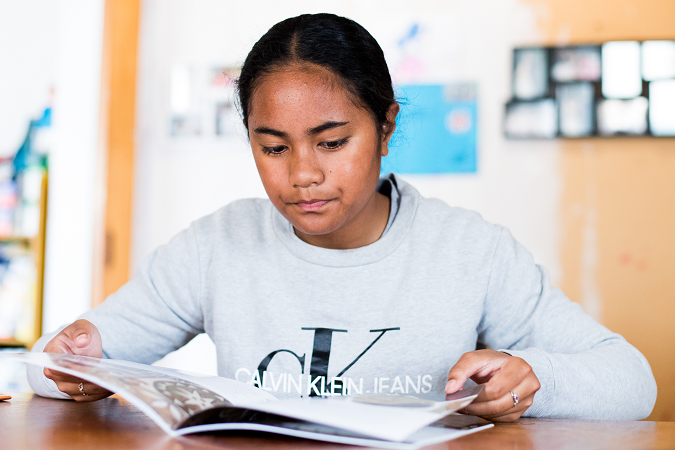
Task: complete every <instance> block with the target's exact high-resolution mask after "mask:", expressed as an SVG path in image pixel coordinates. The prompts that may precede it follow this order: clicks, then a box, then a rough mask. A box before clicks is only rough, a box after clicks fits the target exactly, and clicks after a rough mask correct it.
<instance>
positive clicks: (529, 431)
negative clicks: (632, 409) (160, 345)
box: [0, 394, 675, 450]
mask: <svg viewBox="0 0 675 450" xmlns="http://www.w3.org/2000/svg"><path fill="white" fill-rule="evenodd" d="M12 396H13V398H12V400H10V401H6V402H0V449H2V450H5V449H7V450H9V449H12V450H14V449H16V450H23V449H30V450H34V449H50V450H51V449H64V450H65V449H67V450H79V449H96V450H108V449H120V450H122V449H124V450H131V449H148V450H190V449H207V450H210V449H255V450H265V449H271V448H274V449H342V450H345V449H347V448H350V447H347V446H343V445H336V444H326V443H321V442H314V441H307V440H302V439H294V438H285V437H277V436H274V435H265V434H260V433H258V434H254V433H248V434H246V433H220V434H218V433H210V434H200V435H193V436H187V437H180V438H173V439H172V438H170V437H169V436H168V435H166V434H165V433H164V432H163V431H162V430H161V429H160V428H159V427H157V426H156V425H155V424H154V423H153V422H152V421H151V420H150V419H148V418H147V417H146V416H145V415H144V414H143V413H142V412H140V411H139V410H138V409H137V408H136V407H134V406H133V405H131V404H130V403H128V402H126V401H125V400H122V399H119V398H116V397H111V398H107V399H105V400H101V401H98V402H94V403H75V402H69V401H64V400H50V399H45V398H41V397H38V396H33V395H31V394H12ZM354 448H359V447H354ZM429 448H433V449H448V450H454V449H481V450H490V449H504V448H506V449H547V450H548V449H553V450H555V449H575V450H576V449H613V450H614V449H618V450H623V449H636V450H637V449H639V450H649V449H664V450H665V449H675V422H614V421H574V420H545V419H521V420H519V421H518V422H516V423H512V424H498V425H496V426H495V427H494V428H492V429H489V430H485V431H481V432H478V433H476V434H473V435H469V436H465V437H463V438H459V439H457V440H454V441H449V442H446V443H444V444H439V445H436V446H432V447H429Z"/></svg>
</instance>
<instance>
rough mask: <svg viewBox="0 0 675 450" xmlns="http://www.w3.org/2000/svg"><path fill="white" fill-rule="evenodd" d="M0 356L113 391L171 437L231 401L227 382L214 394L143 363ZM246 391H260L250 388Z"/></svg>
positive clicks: (59, 356) (40, 355) (57, 355)
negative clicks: (196, 416)
mask: <svg viewBox="0 0 675 450" xmlns="http://www.w3.org/2000/svg"><path fill="white" fill-rule="evenodd" d="M0 357H7V358H12V359H18V360H20V361H23V362H25V363H29V364H35V365H39V366H42V367H47V368H49V369H53V370H57V371H60V372H63V373H67V374H70V375H73V376H76V377H78V378H82V379H85V380H88V381H90V382H92V383H94V384H97V385H99V386H101V387H103V388H105V389H108V390H109V391H112V392H115V393H117V394H119V395H120V396H122V397H124V398H125V399H127V400H128V401H129V402H131V403H133V404H134V405H135V406H136V407H138V408H139V409H140V410H141V411H143V412H144V413H145V414H146V415H147V416H148V417H150V418H151V419H152V420H153V421H154V422H155V423H157V425H159V426H160V427H161V428H162V429H163V430H164V431H166V432H167V433H169V434H171V435H175V434H176V432H175V430H176V429H178V428H179V427H180V425H181V424H182V423H183V422H184V421H185V420H186V419H188V418H189V417H190V416H192V415H194V414H196V413H198V412H200V411H204V410H206V409H210V408H216V407H227V406H232V402H231V401H230V400H229V399H228V398H226V397H227V396H228V393H227V392H223V391H225V390H226V389H223V388H224V387H225V385H226V384H228V383H224V384H220V385H219V386H218V387H219V391H220V392H222V393H219V392H214V391H213V390H211V389H207V388H205V387H204V386H202V385H200V384H197V383H195V382H194V381H192V380H190V379H187V378H184V376H183V377H179V376H178V375H179V372H178V371H173V372H174V374H172V375H166V374H165V373H162V372H165V371H166V369H162V371H155V370H153V369H154V367H152V366H146V365H143V364H136V363H131V362H127V361H116V360H109V359H98V358H89V357H86V356H77V355H67V354H63V353H38V352H35V353H6V354H5V353H1V354H0ZM169 370H170V369H169ZM193 378H195V377H193ZM234 383H236V382H234ZM238 388H239V390H238V391H235V392H234V395H233V397H236V398H237V399H241V397H243V395H242V391H243V390H244V389H246V385H244V388H242V387H240V386H238ZM250 388H251V389H255V390H256V391H261V390H259V389H256V388H254V387H252V386H250ZM221 389H222V391H221ZM261 392H264V391H261ZM255 394H256V395H257V396H256V397H255V398H254V399H253V400H251V402H252V403H255V402H256V401H257V402H260V399H261V397H260V395H259V392H255ZM264 394H267V393H266V392H265V393H264ZM267 396H269V394H267ZM269 397H271V396H269Z"/></svg>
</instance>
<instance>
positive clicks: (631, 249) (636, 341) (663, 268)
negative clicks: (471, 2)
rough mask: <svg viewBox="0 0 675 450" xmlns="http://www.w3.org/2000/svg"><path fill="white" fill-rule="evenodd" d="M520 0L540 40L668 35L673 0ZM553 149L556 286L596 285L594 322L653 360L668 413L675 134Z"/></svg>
mask: <svg viewBox="0 0 675 450" xmlns="http://www.w3.org/2000/svg"><path fill="white" fill-rule="evenodd" d="M528 3H530V4H533V5H534V6H536V8H535V10H536V11H537V14H538V20H539V26H540V28H541V30H542V32H543V33H544V36H545V43H546V44H554V45H555V44H560V43H563V44H564V43H572V44H574V43H590V42H602V41H607V40H613V39H620V40H626V39H636V40H647V39H675V1H673V0H641V1H635V0H594V1H588V0H528ZM561 151H562V159H561V162H562V164H561V170H562V179H563V195H562V202H561V210H560V214H561V219H562V223H563V232H562V234H563V235H562V241H561V259H562V268H563V280H562V289H563V290H564V291H565V293H566V294H567V295H568V296H569V297H570V298H571V299H572V300H575V301H578V302H579V303H582V304H584V303H585V302H584V299H585V298H587V297H588V296H589V290H590V295H591V296H592V294H593V290H594V289H596V290H597V297H598V298H599V302H598V303H599V304H598V305H597V306H599V309H598V313H599V319H600V320H601V322H602V323H603V324H604V325H606V326H607V327H609V328H610V329H611V330H613V331H616V332H618V333H621V334H622V335H623V336H624V337H625V338H626V339H627V340H628V341H629V342H630V343H632V344H633V345H635V346H636V347H637V348H638V349H639V350H640V351H642V353H643V354H644V355H645V356H646V357H647V359H648V360H649V362H650V364H651V366H652V369H653V371H654V375H655V376H656V381H657V384H658V388H659V395H658V399H657V403H656V407H655V409H654V412H653V413H652V415H651V416H650V419H651V420H671V421H672V420H675V139H655V138H646V139H612V140H609V139H608V140H602V139H585V140H579V141H563V142H562V149H561ZM589 246H592V247H593V248H589ZM594 258H597V259H596V260H595V262H594ZM589 276H591V277H592V279H591V280H590V281H589V280H588V277H589ZM586 303H587V304H584V307H586V308H587V309H594V304H592V303H591V304H588V301H586ZM598 382H602V380H598Z"/></svg>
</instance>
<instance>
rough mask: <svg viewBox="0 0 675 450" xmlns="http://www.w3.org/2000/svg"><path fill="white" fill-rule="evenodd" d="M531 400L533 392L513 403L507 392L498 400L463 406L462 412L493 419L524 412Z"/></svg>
mask: <svg viewBox="0 0 675 450" xmlns="http://www.w3.org/2000/svg"><path fill="white" fill-rule="evenodd" d="M533 400H534V394H532V395H530V396H528V397H525V398H519V399H518V404H516V405H514V401H513V397H512V396H511V394H508V397H504V398H502V399H499V400H493V401H489V402H481V403H471V404H470V405H468V406H466V407H465V408H464V413H465V414H469V415H472V416H479V417H483V418H485V419H488V420H494V419H495V418H497V417H501V416H505V415H509V414H513V413H520V414H522V413H524V412H525V410H527V408H529V407H530V406H532V402H533Z"/></svg>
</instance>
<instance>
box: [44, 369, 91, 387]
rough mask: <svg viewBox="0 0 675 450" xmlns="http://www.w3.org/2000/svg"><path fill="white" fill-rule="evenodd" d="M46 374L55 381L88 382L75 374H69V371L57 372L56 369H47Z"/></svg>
mask: <svg viewBox="0 0 675 450" xmlns="http://www.w3.org/2000/svg"><path fill="white" fill-rule="evenodd" d="M45 376H46V377H47V378H49V379H51V380H54V382H57V383H58V382H66V383H75V384H79V383H87V381H86V380H83V379H81V378H77V377H75V376H73V375H68V374H67V373H63V372H57V371H56V370H51V369H45Z"/></svg>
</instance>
